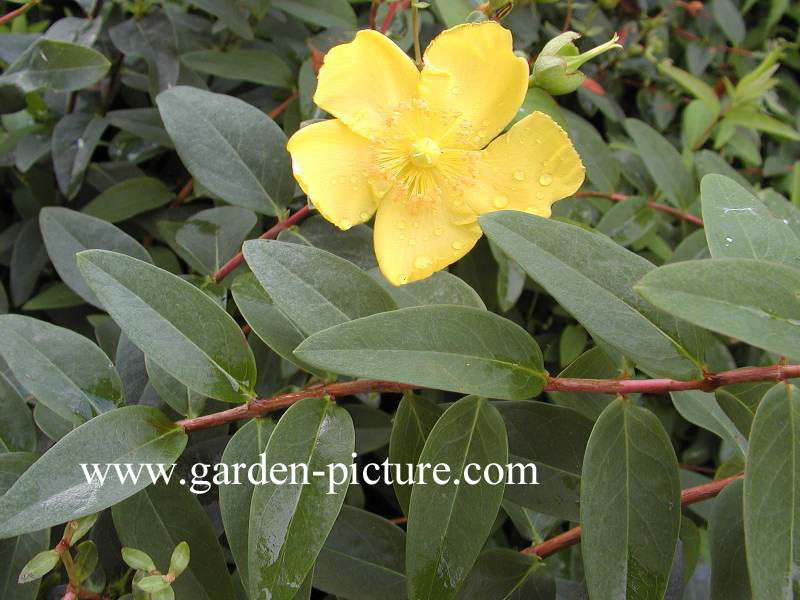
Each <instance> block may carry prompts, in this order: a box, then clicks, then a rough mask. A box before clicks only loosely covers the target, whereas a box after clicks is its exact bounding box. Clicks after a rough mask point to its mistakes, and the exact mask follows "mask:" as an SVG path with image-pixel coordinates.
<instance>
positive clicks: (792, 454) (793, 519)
mask: <svg viewBox="0 0 800 600" xmlns="http://www.w3.org/2000/svg"><path fill="white" fill-rule="evenodd" d="M798 489H800V390H799V389H798V388H797V386H795V385H791V384H789V383H779V384H778V385H776V386H775V387H773V388H772V389H771V390H770V391H769V392H767V394H766V395H765V396H764V399H763V400H762V401H761V404H759V405H758V411H757V412H756V418H755V420H754V421H753V429H752V432H751V433H750V450H749V452H748V454H747V466H746V468H745V479H744V534H745V540H746V542H747V563H748V565H749V567H750V586H751V588H752V590H753V597H754V598H765V599H766V598H791V597H792V595H793V594H794V591H796V590H797V574H798V569H800V545H798V544H797V540H798V539H799V538H800V502H798Z"/></svg>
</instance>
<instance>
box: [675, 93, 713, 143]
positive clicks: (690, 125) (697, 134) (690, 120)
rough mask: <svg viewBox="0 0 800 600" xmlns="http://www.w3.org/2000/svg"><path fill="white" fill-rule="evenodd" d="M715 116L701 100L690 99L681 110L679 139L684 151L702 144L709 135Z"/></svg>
mask: <svg viewBox="0 0 800 600" xmlns="http://www.w3.org/2000/svg"><path fill="white" fill-rule="evenodd" d="M715 123H716V117H715V116H714V113H713V112H712V111H711V109H710V108H708V106H707V105H706V104H705V103H704V102H703V101H702V100H696V99H695V100H692V101H691V102H689V104H688V105H687V106H686V108H685V109H684V111H683V120H682V127H681V141H682V143H683V149H684V151H687V150H688V151H692V150H694V149H695V148H699V147H700V146H702V145H703V144H704V143H705V141H706V140H707V139H708V136H710V135H711V132H712V131H713V129H714V125H715Z"/></svg>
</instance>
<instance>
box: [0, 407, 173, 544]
mask: <svg viewBox="0 0 800 600" xmlns="http://www.w3.org/2000/svg"><path fill="white" fill-rule="evenodd" d="M186 440H187V436H186V434H185V433H184V432H183V430H182V429H181V428H180V427H176V426H175V425H174V424H173V423H172V422H171V421H170V420H169V419H168V418H167V417H166V416H164V414H163V413H161V412H160V411H158V410H156V409H154V408H151V407H149V406H126V407H123V408H119V409H117V410H113V411H111V412H107V413H104V414H102V415H99V416H97V417H95V418H94V419H92V420H91V421H88V422H87V423H84V424H83V425H81V426H80V427H78V428H77V429H74V430H73V431H71V432H69V433H68V434H67V435H65V436H64V437H63V438H62V439H61V440H59V441H58V442H56V444H55V445H54V446H52V447H51V448H50V449H49V450H48V451H47V452H46V453H45V454H44V456H42V457H41V458H40V459H39V460H38V461H36V463H34V464H33V465H32V466H31V467H30V468H29V469H28V470H27V471H25V473H24V474H23V475H22V476H21V477H20V478H19V480H17V482H16V483H15V484H14V485H13V486H12V487H11V489H10V490H8V492H6V494H5V495H4V496H2V497H0V538H5V537H10V536H12V535H19V534H20V533H27V532H30V531H36V530H38V529H42V528H44V527H50V526H52V525H57V524H58V523H64V522H66V521H69V520H71V519H77V518H79V517H83V516H86V515H89V514H92V513H96V512H99V511H101V510H103V509H104V508H108V507H109V506H112V505H114V504H116V503H118V502H120V501H121V500H124V499H125V498H128V497H129V496H132V495H133V494H135V493H136V492H138V491H139V490H141V489H142V488H144V487H145V486H147V485H148V484H149V483H150V479H149V477H147V476H146V475H145V476H143V477H140V478H139V480H138V481H137V482H136V483H134V482H132V481H130V479H128V480H127V481H125V482H124V483H123V482H121V481H120V480H119V477H118V476H117V475H116V472H115V470H114V467H113V464H126V463H130V464H133V465H138V464H139V463H164V464H171V463H172V462H174V461H175V459H177V458H178V456H180V454H181V452H182V451H183V449H184V447H185V446H186ZM112 442H113V443H112ZM82 463H83V464H86V465H88V466H87V469H89V472H90V473H91V474H94V473H93V471H92V466H91V465H92V464H98V465H99V466H100V468H101V471H102V470H103V469H104V468H105V465H106V464H111V465H112V467H111V468H110V469H109V470H108V472H107V477H106V479H105V483H104V484H103V485H100V484H99V483H98V481H97V479H96V477H94V478H93V481H92V482H91V483H88V482H87V480H86V475H85V474H84V472H83V469H82V468H81V466H80V465H81V464H82ZM122 471H123V472H125V469H124V467H122Z"/></svg>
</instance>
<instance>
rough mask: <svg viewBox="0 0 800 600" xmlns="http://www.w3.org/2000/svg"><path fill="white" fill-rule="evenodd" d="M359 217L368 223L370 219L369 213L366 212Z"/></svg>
mask: <svg viewBox="0 0 800 600" xmlns="http://www.w3.org/2000/svg"><path fill="white" fill-rule="evenodd" d="M358 216H359V217H361V220H362V221H366V220H367V219H369V213H366V212H362V213H361V214H360V215H358Z"/></svg>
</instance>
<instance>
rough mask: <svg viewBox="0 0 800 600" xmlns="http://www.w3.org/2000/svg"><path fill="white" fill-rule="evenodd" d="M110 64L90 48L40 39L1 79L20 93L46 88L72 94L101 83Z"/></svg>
mask: <svg viewBox="0 0 800 600" xmlns="http://www.w3.org/2000/svg"><path fill="white" fill-rule="evenodd" d="M109 67H111V63H110V62H109V61H108V59H107V58H106V57H105V56H103V55H102V54H100V53H99V52H97V51H96V50H92V49H91V48H87V47H86V46H81V45H78V44H70V43H67V42H61V41H57V40H49V39H45V38H40V39H38V40H36V42H35V43H33V44H31V45H30V46H29V47H28V49H27V50H26V51H25V52H23V53H22V54H20V55H19V57H18V58H17V60H15V61H14V62H13V63H12V64H11V65H10V66H9V67H8V68H7V69H6V70H5V72H4V73H3V75H2V77H0V82H3V83H13V84H16V85H17V86H19V87H20V88H21V89H22V90H23V91H25V92H26V93H27V92H32V91H35V90H38V89H40V88H48V89H51V90H55V91H58V92H74V91H76V90H81V89H83V88H86V87H89V86H90V85H92V84H93V83H95V82H97V81H99V80H100V79H102V78H103V77H104V76H105V74H106V73H107V72H108V69H109Z"/></svg>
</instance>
